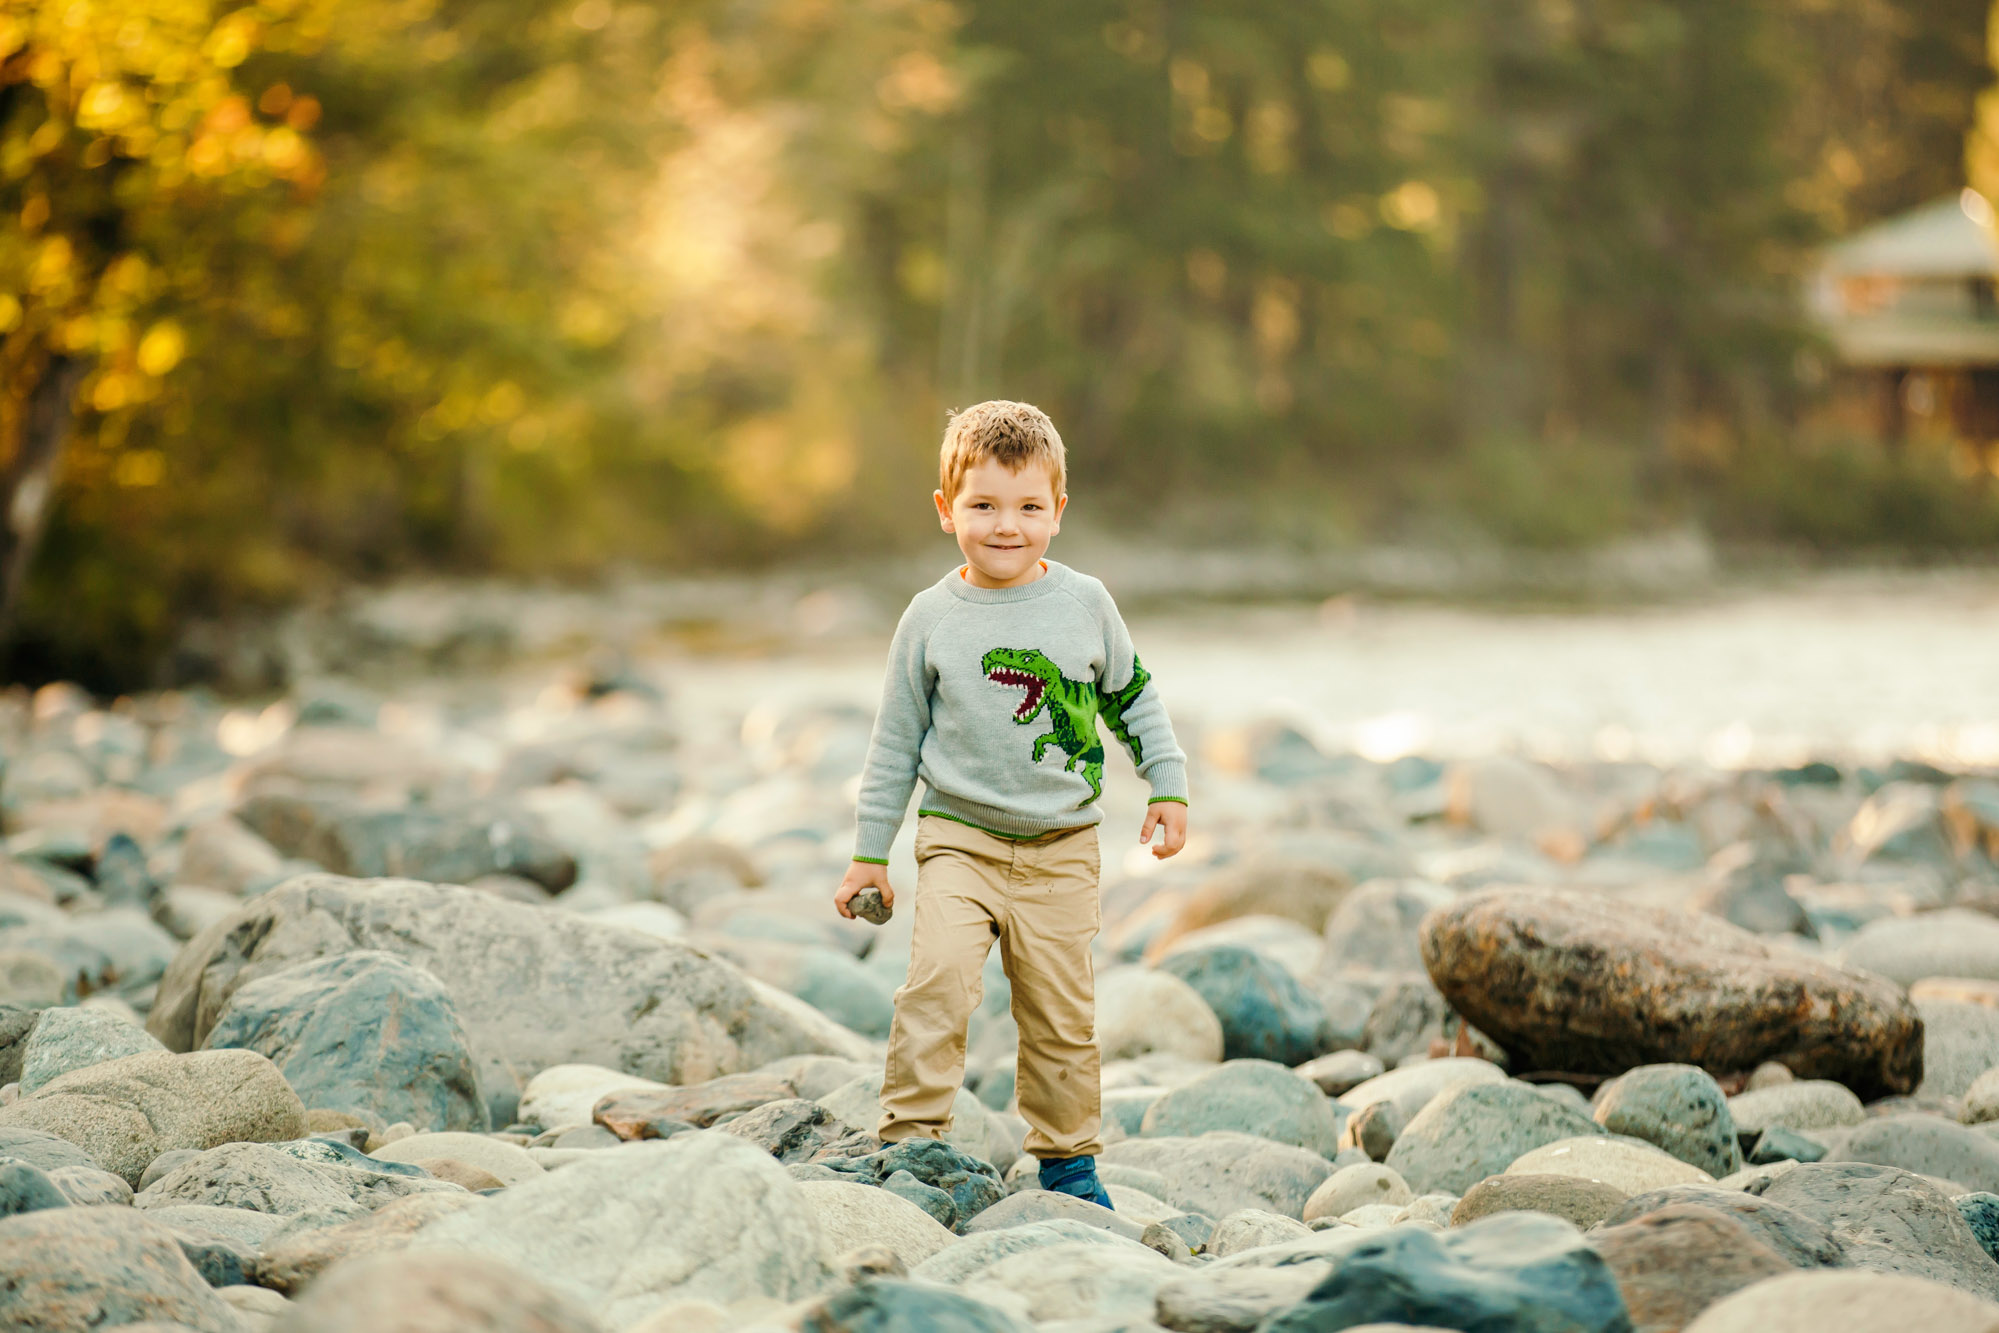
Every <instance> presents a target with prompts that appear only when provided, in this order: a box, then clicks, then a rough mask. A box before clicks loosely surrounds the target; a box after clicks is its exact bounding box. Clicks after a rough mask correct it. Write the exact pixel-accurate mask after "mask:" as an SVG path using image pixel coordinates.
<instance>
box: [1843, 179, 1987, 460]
mask: <svg viewBox="0 0 1999 1333" xmlns="http://www.w3.org/2000/svg"><path fill="white" fill-rule="evenodd" d="M1993 223H1994V217H1993V209H1992V205H1991V204H1990V203H1988V202H1987V201H1986V199H1985V198H1984V196H1982V195H1980V194H1978V193H1977V192H1975V191H1972V190H1965V191H1963V192H1962V193H1961V194H1958V195H1953V196H1951V197H1950V198H1947V199H1939V200H1937V201H1935V202H1934V203H1930V204H1925V205H1924V206H1922V207H1921V208H1917V209H1912V210H1911V211H1909V212H1907V213H1904V214H1902V215H1901V216H1900V217H1894V218H1889V219H1887V220H1886V221H1884V222H1879V223H1876V224H1875V225H1874V226H1871V227H1868V228H1865V229H1864V230H1862V231H1859V232H1856V233H1855V234H1853V235H1852V236H1849V237H1847V238H1846V239H1845V240H1842V241H1840V242H1838V243H1836V244H1834V245H1832V246H1830V247H1828V248H1827V250H1826V252H1825V255H1824V259H1823V261H1822V264H1821V266H1820V268H1819V270H1818V274H1817V277H1816V280H1815V282H1814V283H1813V288H1812V293H1811V305H1812V309H1813V313H1814V314H1815V316H1816V317H1817V319H1818V320H1819V322H1820V324H1821V325H1822V326H1823V328H1824V329H1825V331H1826V333H1827V335H1828V336H1829V338H1830V340H1831V342H1832V346H1833V349H1834V354H1835V356H1836V357H1837V360H1838V366H1837V368H1836V370H1835V372H1834V373H1835V375H1836V376H1837V378H1838V380H1839V381H1840V382H1841V383H1842V386H1843V387H1844V388H1845V389H1846V390H1847V392H1846V393H1844V394H1842V395H1841V396H1842V397H1846V398H1848V399H1849V400H1852V399H1854V398H1858V399H1861V400H1864V401H1865V402H1866V404H1867V409H1865V410H1868V411H1869V414H1870V415H1871V416H1872V417H1873V425H1874V427H1875V428H1876V429H1877V430H1879V432H1880V433H1881V435H1882V437H1883V438H1885V439H1888V440H1890V441H1898V442H1899V441H1901V440H1902V439H1904V438H1906V437H1907V436H1908V435H1909V434H1911V433H1912V432H1919V433H1922V434H1926V435H1927V434H1935V435H1947V436H1952V437H1955V438H1956V439H1957V440H1958V441H1960V442H1961V443H1963V444H1966V445H1969V446H1971V448H1972V450H1973V451H1974V452H1976V453H1977V454H1980V455H1984V454H1986V453H1987V452H1988V451H1989V450H1991V449H1992V448H1993V447H1994V446H1995V445H1999V299H1995V295H1994V291H1995V289H1994V283H1995V281H1999V236H1995V234H1994V228H1993ZM1855 405H1856V406H1858V405H1859V404H1858V403H1856V404H1855Z"/></svg>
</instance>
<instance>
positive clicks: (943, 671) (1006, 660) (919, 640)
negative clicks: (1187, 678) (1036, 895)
mask: <svg viewBox="0 0 1999 1333" xmlns="http://www.w3.org/2000/svg"><path fill="white" fill-rule="evenodd" d="M1044 563H1045V564H1046V565H1047V566H1048V572H1047V573H1045V574H1043V575H1042V576H1041V577H1040V578H1038V579H1036V580H1035V581H1034V582H1032V583H1027V584H1022V585H1021V586H1020V587H1017V588H981V587H978V586H977V585H976V584H973V583H970V582H968V581H967V580H966V579H965V577H964V574H963V567H962V566H961V567H959V568H958V569H953V570H952V571H951V572H950V573H949V574H946V575H945V576H944V577H943V578H941V579H939V580H938V581H937V582H936V583H934V584H932V585H931V586H930V587H928V588H925V589H924V590H923V591H922V592H920V593H918V594H916V596H915V597H914V598H913V599H911V601H910V603H909V609H908V610H906V611H904V612H903V613H902V622H901V623H900V624H898V625H897V626H896V629H895V641H894V642H893V643H892V644H891V645H890V646H889V652H888V674H887V677H886V679H885V680H884V681H883V684H882V701H881V710H880V711H879V712H878V713H876V714H875V727H874V736H873V739H872V740H871V741H870V743H869V745H868V759H867V764H866V767H865V768H864V769H863V771H862V775H861V796H860V806H859V810H858V812H857V815H858V824H859V831H858V834H857V836H856V838H855V844H854V859H855V860H857V861H881V862H886V861H887V859H888V849H889V844H890V843H892V842H894V841H895V831H896V829H897V828H898V827H900V825H901V824H902V815H903V811H904V810H905V809H907V808H908V805H909V793H910V790H911V789H912V788H913V787H914V786H915V785H916V780H917V779H918V778H919V777H920V778H922V779H923V783H924V787H923V801H922V803H921V805H919V806H918V809H919V811H920V812H921V813H924V814H939V815H944V816H946V817H947V818H950V819H956V820H959V821H960V822H962V823H966V824H971V825H973V826H975V827H977V828H982V829H985V830H986V831H987V832H989V833H997V834H999V835H1001V836H1002V837H1012V838H1019V837H1033V836H1035V835H1036V834H1040V833H1048V832H1051V831H1053V830H1055V829H1067V828H1080V827H1083V826H1085V825H1089V824H1095V823H1097V822H1098V821H1099V820H1101V819H1102V818H1103V812H1102V811H1101V809H1100V808H1099V807H1098V805H1097V797H1098V796H1100V795H1102V793H1103V775H1104V744H1103V741H1102V740H1101V739H1100V738H1099V737H1098V735H1097V719H1098V717H1099V716H1101V717H1102V718H1103V720H1104V721H1105V722H1106V723H1108V724H1109V725H1110V731H1111V734H1112V735H1113V736H1115V737H1117V739H1118V743H1119V744H1121V745H1123V746H1124V748H1125V751H1126V753H1128V754H1130V755H1131V758H1132V762H1133V763H1134V764H1136V765H1137V767H1138V773H1139V776H1140V777H1142V778H1144V779H1145V780H1146V782H1147V783H1149V784H1150V785H1151V787H1152V799H1153V800H1155V801H1180V802H1182V803H1184V802H1185V801H1186V799H1187V757H1186V755H1184V754H1182V753H1181V751H1180V746H1179V744H1178V743H1177V742H1176V741H1175V740H1174V739H1173V724H1172V722H1170V721H1169V720H1168V719H1167V716H1166V705H1165V703H1164V702H1162V701H1161V700H1160V697H1159V688H1158V687H1157V686H1156V685H1153V684H1152V683H1151V681H1152V677H1151V675H1150V674H1149V673H1148V672H1147V671H1146V670H1145V668H1144V667H1143V666H1141V665H1140V664H1139V661H1138V657H1137V654H1136V653H1134V652H1133V650H1132V646H1131V636H1130V635H1129V634H1128V633H1126V631H1125V627H1124V620H1123V618H1122V617H1121V616H1119V615H1118V609H1117V603H1115V602H1113V601H1112V600H1111V595H1110V591H1109V590H1108V589H1106V588H1105V587H1104V585H1103V584H1102V583H1100V582H1098V581H1097V580H1096V579H1093V578H1091V577H1090V576H1089V575H1087V574H1079V573H1077V572H1076V571H1075V570H1073V569H1070V568H1069V567H1068V566H1067V565H1064V564H1060V563H1058V562H1057V561H1054V560H1048V561H1045V562H1044Z"/></svg>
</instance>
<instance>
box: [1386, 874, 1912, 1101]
mask: <svg viewBox="0 0 1999 1333" xmlns="http://www.w3.org/2000/svg"><path fill="white" fill-rule="evenodd" d="M1422 935H1423V962H1424V965H1425V967H1427V968H1428V969H1429V972H1430V976H1431V979H1432V980H1434V981H1435V982H1436V984H1437V988H1438V990H1440V991H1442V992H1443V995H1444V998H1445V999H1447V1000H1449V1001H1450V1003H1451V1006H1452V1008H1454V1009H1456V1010H1457V1011H1458V1012H1459V1013H1461V1014H1463V1015H1464V1017H1465V1020H1466V1021H1467V1022H1469V1023H1471V1024H1472V1025H1473V1026H1475V1027H1477V1028H1478V1029H1479V1030H1480V1031H1481V1032H1484V1033H1486V1034H1487V1035H1488V1036H1490V1037H1491V1038H1492V1039H1493V1040H1495V1041H1497V1042H1498V1043H1499V1044H1500V1045H1501V1046H1502V1047H1504V1048H1505V1049H1506V1052H1507V1054H1508V1055H1509V1056H1510V1057H1511V1058H1512V1060H1513V1062H1514V1067H1516V1068H1521V1069H1549V1070H1563V1071H1568V1072H1573V1073H1597V1074H1621V1073H1623V1072H1624V1071H1625V1070H1627V1069H1629V1068H1631V1067H1632V1066H1633V1065H1634V1064H1668V1063H1671V1064H1692V1065H1698V1066H1700V1067H1701V1068H1703V1069H1706V1070H1708V1071H1709V1072H1710V1073H1717V1074H1719V1073H1734V1072H1739V1071H1742V1070H1746V1069H1753V1068H1754V1067H1755V1066H1757V1065H1758V1064H1761V1063H1762V1062H1764V1061H1766V1060H1779V1061H1781V1062H1782V1063H1784V1064H1785V1065H1787V1066H1789V1067H1790V1069H1791V1070H1792V1071H1793V1072H1794V1073H1796V1074H1799V1075H1801V1076H1804V1077H1808V1078H1830V1079H1836V1080H1838V1081H1840V1082H1843V1083H1845V1084H1847V1085H1848V1086H1850V1087H1852V1088H1853V1089H1854V1090H1855V1091H1856V1092H1859V1093H1860V1094H1861V1095H1862V1096H1865V1097H1878V1096H1882V1095H1885V1094H1888V1093H1898V1092H1912V1091H1914V1090H1915V1087H1916V1085H1917V1084H1918V1083H1919V1082H1920V1081H1921V1079H1922V1034H1923V1025H1922V1020H1921V1019H1920V1018H1919V1017H1918V1016H1917V1014H1916V1011H1915V1008H1914V1006H1912V1005H1911V1004H1910V1003H1909V1000H1908V997H1907V996H1906V995H1905V994H1904V993H1903V992H1902V989H1901V987H1899V986H1897V985H1896V984H1895V983H1893V982H1891V981H1888V980H1886V979H1884V978H1881V977H1877V976H1874V975H1872V974H1870V973H1865V972H1849V971H1845V970H1843V969H1841V968H1838V967H1835V966H1833V965H1831V964H1829V963H1825V962H1821V961H1819V960H1817V959H1814V958H1810V957H1808V956H1806V955H1804V954H1800V953H1797V952H1793V951H1790V950H1786V949H1783V948H1779V947H1778V946H1776V945H1773V944H1770V943H1768V942H1766V941H1764V940H1762V939H1759V938H1758V937H1757V936H1754V935H1751V934H1750V933H1749V932H1748V931H1745V930H1742V929H1740V928H1739V927H1736V926H1732V925H1730V924H1728V923H1727V922H1725V921H1722V920H1719V919H1717V918H1714V917H1710V916H1705V915H1698V914H1695V915H1689V914H1687V913H1683V912H1674V911H1669V910H1665V909H1661V908H1652V907H1646V906H1643V905H1641V904H1637V903H1632V902H1627V901H1619V900H1616V899H1612V898H1606V897H1592V896H1587V895H1582V894H1572V893H1557V892H1551V891H1547V890H1538V889H1492V890H1487V891H1485V892H1481V893H1477V894H1473V895H1471V896H1469V897H1467V898H1465V899H1462V900H1460V901H1459V902H1457V903H1454V904H1452V905H1450V906H1448V907H1443V908H1439V909H1438V910H1437V911H1435V912H1432V913H1431V914H1430V915H1429V916H1428V917H1426V918H1424V921H1423V928H1422Z"/></svg>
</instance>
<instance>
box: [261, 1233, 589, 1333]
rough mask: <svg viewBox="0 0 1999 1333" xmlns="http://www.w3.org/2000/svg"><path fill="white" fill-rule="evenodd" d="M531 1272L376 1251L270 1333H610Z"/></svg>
mask: <svg viewBox="0 0 1999 1333" xmlns="http://www.w3.org/2000/svg"><path fill="white" fill-rule="evenodd" d="M551 1288H552V1284H547V1283H544V1282H542V1281H539V1280H537V1277H536V1275H534V1274H532V1273H531V1272H530V1271H529V1270H525V1269H522V1268H520V1267H518V1266H515V1265H510V1264H507V1263H504V1262H501V1261H498V1260H495V1259H491V1258H488V1257H486V1256H484V1255H476V1254H410V1253H407V1252H393V1253H388V1254H370V1255H367V1256H365V1257H362V1258H357V1259H354V1260H352V1261H350V1262H348V1263H343V1264H338V1265H336V1266H335V1267H334V1268H332V1269H331V1270H330V1271H329V1272H327V1274H326V1275H325V1276H324V1277H323V1278H321V1279H320V1280H318V1281H316V1282H314V1283H313V1284H312V1285H311V1287H309V1288H308V1289H307V1290H306V1292H305V1294H304V1296H303V1297H301V1299H300V1300H299V1301H298V1303H297V1304H296V1305H293V1306H292V1307H291V1308H290V1309H288V1310H286V1311H285V1312H284V1314H283V1315H281V1316H280V1317H279V1319H278V1321H277V1322H276V1323H275V1324H273V1325H271V1333H353V1331H354V1330H358V1329H364V1328H365V1329H367V1330H369V1333H444V1330H447V1329H478V1330H480V1333H603V1330H602V1326H601V1325H600V1324H598V1322H597V1321H596V1320H594V1319H592V1318H591V1317H590V1316H589V1315H588V1314H587V1313H586V1312H585V1311H584V1310H582V1309H581V1308H579V1306H578V1304H577V1303H576V1302H575V1301H574V1300H572V1299H569V1298H567V1297H565V1296H564V1295H563V1294H562V1293H560V1292H559V1291H556V1290H553V1289H551Z"/></svg>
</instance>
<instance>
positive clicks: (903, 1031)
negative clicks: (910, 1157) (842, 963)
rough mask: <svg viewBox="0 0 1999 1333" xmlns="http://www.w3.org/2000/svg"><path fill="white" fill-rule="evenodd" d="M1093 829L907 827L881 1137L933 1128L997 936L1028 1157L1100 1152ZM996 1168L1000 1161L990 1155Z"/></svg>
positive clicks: (959, 1075) (955, 1077)
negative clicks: (901, 968) (1016, 1043)
mask: <svg viewBox="0 0 1999 1333" xmlns="http://www.w3.org/2000/svg"><path fill="white" fill-rule="evenodd" d="M1098 869H1099V860H1098V853H1097V827H1096V825H1094V824H1091V825H1088V826H1086V827H1083V828H1076V829H1063V830H1058V831H1056V832H1054V833H1049V834H1044V835H1042V836H1041V837H1038V838H1028V839H1020V840H1015V839H1012V838H1002V837H999V836H997V835H995V834H991V833H987V832H984V831H983V830H980V829H975V828H972V827H970V826H968V825H965V824H960V823H958V822H957V821H955V820H950V819H945V818H943V817H941V816H939V815H924V816H922V817H921V818H920V819H919V821H918V822H917V826H916V920H915V925H914V935H913V938H912V939H911V941H910V949H909V979H908V981H906V982H905V983H904V984H903V987H902V989H901V990H899V991H897V992H896V993H895V1022H894V1025H893V1026H892V1027H891V1028H890V1029H889V1037H888V1068H887V1070H886V1072H885V1073H884V1075H883V1079H882V1099H881V1100H882V1118H881V1126H880V1133H881V1137H882V1138H883V1140H884V1141H887V1142H891V1143H893V1142H895V1141H897V1140H899V1139H907V1138H931V1139H935V1138H942V1137H943V1136H944V1133H945V1131H946V1130H948V1129H949V1128H950V1124H951V1101H952V1098H954V1097H955V1096H956V1095H957V1092H958V1086H959V1084H960V1083H961V1082H963V1080H964V1074H965V1024H966V1023H967V1022H968V1021H969V1020H970V1018H971V1016H972V1010H974V1009H976V1008H977V1007H978V1004H979V1000H980V997H981V996H982V994H983V993H984V992H983V987H982V986H981V984H980V975H979V974H980V971H981V969H982V968H983V967H984V966H985V961H986V954H987V953H988V952H989V951H990V950H991V949H992V945H993V941H994V940H998V941H999V947H1000V960H1001V962H1002V963H1003V964H1004V965H1005V967H1006V975H1007V980H1008V981H1010V982H1011V983H1012V985H1013V1017H1014V1021H1015V1022H1016V1023H1018V1024H1019V1026H1020V1058H1019V1064H1018V1066H1017V1068H1018V1084H1017V1092H1018V1096H1019V1098H1020V1114H1021V1117H1022V1118H1023V1119H1025V1120H1026V1121H1027V1124H1028V1135H1027V1151H1028V1152H1030V1153H1032V1154H1033V1155H1034V1156H1036V1157H1081V1156H1093V1155H1095V1154H1096V1153H1098V1152H1101V1151H1102V1150H1103V1142H1102V1140H1101V1139H1100V1138H1099V1137H1098V1135H1099V1133H1100V1131H1101V1129H1102V1127H1103V1112H1102V1092H1103V1090H1102V1086H1101V1079H1100V1074H1099V1068H1098V1066H1099V1058H1098V1054H1097V1012H1096V973H1095V970H1094V968H1093V967H1092V964H1091V959H1090V941H1091V940H1092V939H1094V938H1096V934H1097V929H1098V927H1099V925H1100V924H1101V918H1100V914H1099V904H1098V895H1097V873H1098ZM995 1165H997V1166H998V1167H999V1168H1000V1169H1001V1170H1005V1169H1006V1165H1007V1164H1006V1163H1004V1162H999V1163H995Z"/></svg>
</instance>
